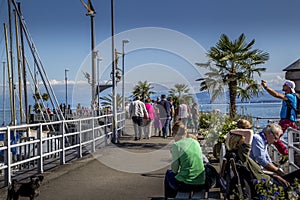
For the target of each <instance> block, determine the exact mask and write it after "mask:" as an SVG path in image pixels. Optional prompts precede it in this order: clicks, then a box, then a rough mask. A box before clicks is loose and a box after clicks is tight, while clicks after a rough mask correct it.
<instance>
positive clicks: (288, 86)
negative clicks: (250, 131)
mask: <svg viewBox="0 0 300 200" xmlns="http://www.w3.org/2000/svg"><path fill="white" fill-rule="evenodd" d="M261 85H262V86H263V87H264V88H265V90H266V91H267V92H268V93H269V94H270V95H272V96H273V97H276V98H279V99H282V106H281V110H280V121H279V125H280V126H281V128H282V131H283V133H284V132H285V130H286V129H287V128H288V127H291V128H294V129H298V127H297V126H296V124H295V122H296V116H297V115H296V111H295V108H296V107H297V97H296V95H295V83H294V82H293V81H290V80H287V81H285V83H284V84H283V86H282V91H283V92H284V94H281V93H279V92H276V91H275V90H273V89H272V88H270V87H268V86H267V82H266V81H264V80H262V81H261ZM293 108H294V109H293ZM274 146H275V147H276V148H277V149H278V151H279V152H280V153H281V154H283V155H288V149H287V148H286V146H285V145H284V144H283V142H282V141H281V140H280V139H278V140H276V142H274ZM283 158H285V159H286V160H287V156H285V157H283Z"/></svg>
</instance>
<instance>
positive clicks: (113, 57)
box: [111, 0, 119, 144]
mask: <svg viewBox="0 0 300 200" xmlns="http://www.w3.org/2000/svg"><path fill="white" fill-rule="evenodd" d="M114 26H115V25H114V0H111V59H112V75H113V76H112V95H113V99H112V100H113V101H112V103H113V136H114V138H113V142H114V143H115V144H116V143H118V142H119V138H118V134H117V99H116V68H115V38H114V35H115V29H114Z"/></svg>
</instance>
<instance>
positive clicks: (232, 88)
mask: <svg viewBox="0 0 300 200" xmlns="http://www.w3.org/2000/svg"><path fill="white" fill-rule="evenodd" d="M236 85H237V82H236V81H230V82H229V84H228V88H229V102H230V103H229V116H230V118H232V119H234V118H235V117H236V96H237V91H236Z"/></svg>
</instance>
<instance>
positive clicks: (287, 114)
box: [280, 94, 297, 122]
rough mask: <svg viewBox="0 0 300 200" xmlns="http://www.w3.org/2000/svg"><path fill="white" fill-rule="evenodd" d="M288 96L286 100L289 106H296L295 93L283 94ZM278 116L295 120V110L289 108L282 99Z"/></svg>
mask: <svg viewBox="0 0 300 200" xmlns="http://www.w3.org/2000/svg"><path fill="white" fill-rule="evenodd" d="M285 96H286V97H287V98H288V101H289V102H290V104H291V106H293V108H296V107H297V97H296V95H295V94H286V95H285ZM280 118H281V119H289V120H291V121H293V122H295V121H296V112H295V110H294V109H290V108H289V107H288V105H287V103H286V101H285V100H283V101H282V106H281V110H280Z"/></svg>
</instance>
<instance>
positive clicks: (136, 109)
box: [129, 96, 148, 140]
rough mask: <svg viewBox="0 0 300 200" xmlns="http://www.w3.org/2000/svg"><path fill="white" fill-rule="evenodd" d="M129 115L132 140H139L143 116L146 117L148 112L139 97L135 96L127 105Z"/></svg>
mask: <svg viewBox="0 0 300 200" xmlns="http://www.w3.org/2000/svg"><path fill="white" fill-rule="evenodd" d="M129 113H130V117H131V119H132V122H133V128H134V136H135V138H134V140H140V139H141V137H142V133H143V130H142V123H143V118H144V117H146V118H147V119H148V113H147V110H146V107H145V104H144V103H143V102H142V101H140V97H139V96H136V97H135V98H134V101H133V102H132V103H131V104H130V106H129Z"/></svg>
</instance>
